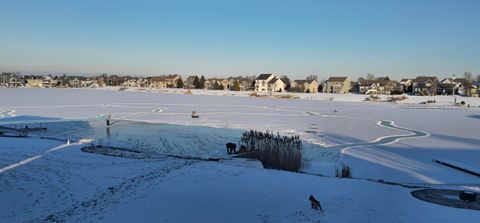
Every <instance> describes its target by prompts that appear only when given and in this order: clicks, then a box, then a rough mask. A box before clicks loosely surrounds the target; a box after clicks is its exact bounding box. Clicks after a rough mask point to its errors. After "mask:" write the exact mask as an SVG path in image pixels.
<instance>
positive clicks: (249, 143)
mask: <svg viewBox="0 0 480 223" xmlns="http://www.w3.org/2000/svg"><path fill="white" fill-rule="evenodd" d="M240 141H241V145H243V146H244V147H245V153H246V156H247V157H250V158H255V159H258V160H260V161H261V162H262V164H263V166H264V167H266V168H272V169H279V170H287V171H294V172H298V171H299V170H300V168H301V165H302V151H301V149H302V141H301V140H300V137H299V136H298V135H296V136H280V134H279V133H277V134H274V133H273V132H268V131H267V132H261V131H256V130H250V131H246V132H244V133H243V135H242V137H241V139H240Z"/></svg>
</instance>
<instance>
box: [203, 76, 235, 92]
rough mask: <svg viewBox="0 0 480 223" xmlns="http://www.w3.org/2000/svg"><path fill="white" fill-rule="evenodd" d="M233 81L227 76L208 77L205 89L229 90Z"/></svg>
mask: <svg viewBox="0 0 480 223" xmlns="http://www.w3.org/2000/svg"><path fill="white" fill-rule="evenodd" d="M231 86H232V83H230V81H229V80H228V79H225V78H208V79H207V80H206V81H205V89H208V90H228V89H230V87H231Z"/></svg>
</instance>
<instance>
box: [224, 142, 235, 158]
mask: <svg viewBox="0 0 480 223" xmlns="http://www.w3.org/2000/svg"><path fill="white" fill-rule="evenodd" d="M225 146H226V147H227V153H228V155H231V154H236V153H237V151H236V149H237V145H236V144H235V143H231V142H229V143H227V144H226V145H225Z"/></svg>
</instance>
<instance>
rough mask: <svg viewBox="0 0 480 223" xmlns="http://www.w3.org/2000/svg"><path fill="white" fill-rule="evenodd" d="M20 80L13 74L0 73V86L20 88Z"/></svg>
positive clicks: (18, 76)
mask: <svg viewBox="0 0 480 223" xmlns="http://www.w3.org/2000/svg"><path fill="white" fill-rule="evenodd" d="M22 85H23V84H22V78H21V77H20V75H18V74H15V73H1V74H0V86H5V87H20V86H22Z"/></svg>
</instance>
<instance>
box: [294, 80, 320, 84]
mask: <svg viewBox="0 0 480 223" xmlns="http://www.w3.org/2000/svg"><path fill="white" fill-rule="evenodd" d="M313 81H315V80H294V81H293V82H295V83H297V84H305V83H307V84H311V83H312V82H313Z"/></svg>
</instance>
